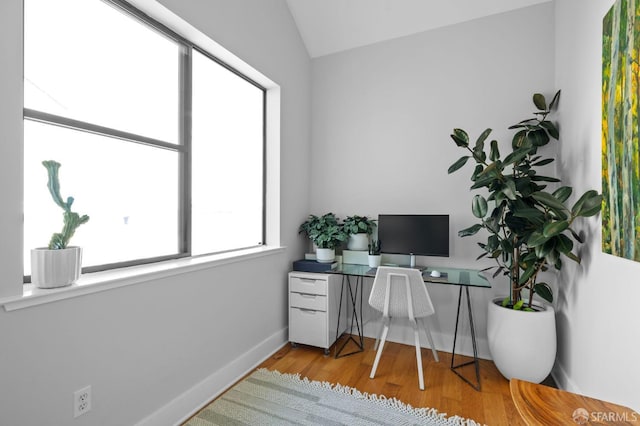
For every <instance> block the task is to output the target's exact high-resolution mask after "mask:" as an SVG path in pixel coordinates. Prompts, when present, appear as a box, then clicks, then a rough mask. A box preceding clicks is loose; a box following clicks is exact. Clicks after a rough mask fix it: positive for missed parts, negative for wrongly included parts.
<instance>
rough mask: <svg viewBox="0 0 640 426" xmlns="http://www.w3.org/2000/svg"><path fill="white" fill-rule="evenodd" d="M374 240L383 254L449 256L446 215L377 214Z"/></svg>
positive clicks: (447, 217)
mask: <svg viewBox="0 0 640 426" xmlns="http://www.w3.org/2000/svg"><path fill="white" fill-rule="evenodd" d="M378 239H379V240H380V243H381V249H382V252H383V253H389V254H415V255H420V256H443V257H448V256H449V215H446V214H437V215H436V214H428V215H419V214H381V215H379V216H378Z"/></svg>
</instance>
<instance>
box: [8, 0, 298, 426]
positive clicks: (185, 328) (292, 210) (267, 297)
mask: <svg viewBox="0 0 640 426" xmlns="http://www.w3.org/2000/svg"><path fill="white" fill-rule="evenodd" d="M162 3H163V4H164V5H166V6H167V7H169V8H170V9H173V10H175V12H176V13H177V14H179V15H180V16H182V17H183V18H184V19H186V20H187V21H191V22H193V24H194V25H195V26H197V27H199V29H200V30H201V31H203V32H204V33H207V34H209V35H210V36H211V37H212V38H213V39H215V40H216V41H218V42H219V43H220V44H222V45H223V46H224V47H226V48H227V49H229V50H231V51H232V52H233V53H235V54H236V55H237V56H239V57H240V58H242V59H244V60H245V61H246V62H248V63H249V64H250V65H252V66H253V67H255V68H256V69H258V70H260V71H262V72H263V73H264V74H266V75H267V76H268V77H269V78H270V79H272V80H273V81H275V82H277V83H278V84H279V85H280V86H281V89H282V93H281V95H282V117H283V118H282V123H281V125H282V128H281V134H282V138H281V153H282V154H281V158H280V161H281V171H280V173H281V182H282V185H281V188H280V192H281V203H282V207H283V208H282V220H281V227H282V235H281V241H282V244H283V245H285V246H288V247H289V249H288V250H286V251H285V252H284V253H280V254H274V255H269V256H265V257H259V258H255V259H252V260H248V261H243V262H240V263H232V264H226V265H223V266H218V267H215V268H211V269H207V270H202V271H198V272H191V273H185V274H182V275H179V276H175V277H170V278H165V279H160V280H155V281H152V282H147V283H143V284H137V285H132V286H129V287H124V288H119V289H114V290H110V291H106V292H102V293H96V294H92V295H88V296H83V297H78V298H75V299H68V300H63V301H59V302H55V303H50V304H46V305H41V306H36V307H32V308H28V309H22V310H18V311H13V312H5V311H4V310H2V309H0V342H1V343H0V377H1V380H0V381H1V383H2V384H1V385H0V424H3V425H38V424H50V425H67V424H77V425H89V424H91V425H130V424H134V423H137V422H140V421H142V420H143V419H145V418H146V422H147V424H169V423H170V422H165V421H163V420H162V419H163V418H165V419H168V418H171V416H172V415H174V414H176V413H174V412H171V410H169V411H163V412H160V414H159V415H157V416H155V417H154V416H153V414H154V413H155V412H156V411H157V410H160V409H162V408H163V407H165V406H166V404H169V403H171V402H172V401H173V402H174V403H175V404H174V405H177V406H179V408H180V409H182V410H184V411H182V412H178V414H177V415H185V414H188V410H189V409H191V408H194V406H193V404H194V403H195V401H194V400H193V398H191V396H192V394H187V395H183V393H184V392H186V391H189V390H194V389H196V390H198V391H199V392H196V393H197V395H199V396H200V397H202V398H203V400H202V401H200V402H205V399H206V398H208V397H209V396H211V394H212V392H213V391H215V389H216V388H218V389H220V388H221V387H222V386H225V385H227V384H228V383H229V382H230V381H231V380H234V379H235V378H237V375H238V374H240V373H241V372H244V371H245V370H246V369H248V368H250V367H251V366H252V364H253V363H255V362H258V361H259V360H261V359H262V358H263V357H265V356H267V355H268V354H269V353H270V351H272V350H273V349H274V348H276V347H278V346H279V345H280V344H282V343H284V341H285V340H286V333H285V332H286V326H287V309H286V306H287V305H286V302H287V297H286V272H287V271H288V270H289V268H290V265H291V263H290V262H291V261H292V260H294V259H295V258H297V257H299V256H300V253H302V251H303V249H302V240H301V238H299V237H298V235H297V233H296V231H297V224H299V223H300V222H301V221H302V220H303V219H304V217H305V216H306V214H307V213H308V182H309V180H308V174H307V172H306V170H307V166H308V161H309V151H310V148H309V120H310V101H309V93H310V89H309V88H310V61H309V58H308V55H307V54H306V52H305V50H304V47H303V44H302V42H301V40H300V38H299V36H298V33H297V29H296V28H295V25H294V23H293V20H292V18H291V16H290V14H289V11H288V9H287V7H286V4H285V2H284V0H269V1H264V0H243V1H233V2H231V1H224V2H223V1H190V2H182V1H179V0H163V1H162ZM0 4H1V9H0V11H1V13H0V31H1V33H2V37H0V48H1V49H2V50H1V53H2V55H1V56H2V57H3V58H5V61H3V66H2V68H0V85H2V93H3V95H2V98H0V112H2V114H0V123H1V124H2V126H0V134H1V135H2V137H1V138H0V139H1V140H2V143H1V144H0V154H1V155H2V158H3V160H4V164H3V167H2V168H0V170H1V171H0V173H1V177H2V185H1V186H0V188H1V189H0V191H1V194H2V198H3V208H2V209H1V211H0V231H1V232H2V243H1V244H2V254H3V256H2V257H0V259H2V260H0V262H2V264H0V270H2V278H1V280H2V281H1V282H0V287H2V286H5V285H10V286H12V287H15V286H18V288H19V286H20V285H21V284H20V281H21V276H20V275H21V273H20V272H19V271H20V269H21V266H20V265H21V259H20V256H21V255H20V253H21V252H22V249H21V240H22V238H21V231H20V230H21V221H22V218H21V210H22V203H21V201H20V200H21V189H20V184H19V183H20V182H21V181H22V175H21V173H22V172H21V163H22V161H21V156H22V154H21V152H22V148H21V146H22V142H21V140H22V130H21V128H22V123H21V116H22V114H21V110H22V88H21V87H22V86H21V85H22V81H21V80H22V51H21V38H22V28H21V26H22V24H21V22H22V13H21V1H20V0H5V1H3V2H1V3H0ZM292 224H293V225H292ZM203 381H204V382H203ZM86 385H91V386H92V390H93V407H92V410H91V411H90V412H89V413H87V414H85V415H83V416H82V417H79V418H77V419H75V420H74V419H73V410H72V394H73V391H75V390H77V389H80V388H82V387H84V386H86ZM207 392H208V394H207ZM175 398H177V399H175ZM174 399H175V400H174ZM149 415H151V416H152V417H147V416H149ZM165 416H166V417H165ZM173 420H176V419H175V418H173Z"/></svg>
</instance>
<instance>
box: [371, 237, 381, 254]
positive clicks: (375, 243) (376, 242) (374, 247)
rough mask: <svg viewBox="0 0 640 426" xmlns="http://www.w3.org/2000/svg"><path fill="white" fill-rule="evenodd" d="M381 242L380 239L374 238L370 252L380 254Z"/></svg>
mask: <svg viewBox="0 0 640 426" xmlns="http://www.w3.org/2000/svg"><path fill="white" fill-rule="evenodd" d="M381 244H382V243H381V242H380V240H372V241H371V242H370V243H369V254H370V255H372V256H374V255H379V254H380V249H381Z"/></svg>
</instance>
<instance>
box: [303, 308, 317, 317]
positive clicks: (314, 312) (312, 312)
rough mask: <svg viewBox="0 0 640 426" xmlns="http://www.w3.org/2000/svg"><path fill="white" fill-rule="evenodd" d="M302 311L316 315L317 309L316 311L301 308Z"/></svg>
mask: <svg viewBox="0 0 640 426" xmlns="http://www.w3.org/2000/svg"><path fill="white" fill-rule="evenodd" d="M300 312H302V313H303V314H309V315H315V314H316V312H317V311H314V310H313V309H304V308H300Z"/></svg>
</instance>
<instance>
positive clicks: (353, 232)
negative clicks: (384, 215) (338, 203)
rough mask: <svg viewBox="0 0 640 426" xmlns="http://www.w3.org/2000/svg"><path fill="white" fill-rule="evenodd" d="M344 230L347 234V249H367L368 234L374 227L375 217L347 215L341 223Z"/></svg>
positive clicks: (371, 232)
mask: <svg viewBox="0 0 640 426" xmlns="http://www.w3.org/2000/svg"><path fill="white" fill-rule="evenodd" d="M342 226H343V228H344V231H345V232H346V233H347V234H348V235H349V241H348V242H347V248H348V249H349V250H367V248H368V246H369V236H370V235H371V234H373V231H374V230H375V229H376V221H375V219H369V218H368V217H367V216H358V215H354V216H347V218H346V219H345V220H344V222H343V223H342Z"/></svg>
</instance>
